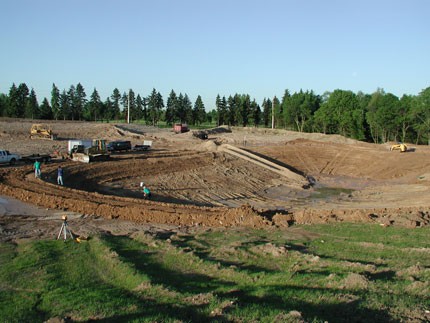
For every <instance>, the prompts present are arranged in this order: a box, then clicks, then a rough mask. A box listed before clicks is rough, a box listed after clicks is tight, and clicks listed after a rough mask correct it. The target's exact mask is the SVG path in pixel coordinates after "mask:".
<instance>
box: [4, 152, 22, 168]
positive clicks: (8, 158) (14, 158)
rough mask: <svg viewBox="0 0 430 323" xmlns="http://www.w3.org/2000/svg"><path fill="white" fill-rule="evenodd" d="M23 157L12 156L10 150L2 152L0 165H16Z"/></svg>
mask: <svg viewBox="0 0 430 323" xmlns="http://www.w3.org/2000/svg"><path fill="white" fill-rule="evenodd" d="M20 159H21V156H19V155H17V154H11V153H10V152H9V151H8V150H0V164H10V165H14V164H15V163H16V162H17V161H18V160H20Z"/></svg>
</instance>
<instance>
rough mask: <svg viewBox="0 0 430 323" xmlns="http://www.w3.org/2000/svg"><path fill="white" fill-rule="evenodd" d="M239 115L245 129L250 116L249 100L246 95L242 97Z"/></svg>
mask: <svg viewBox="0 0 430 323" xmlns="http://www.w3.org/2000/svg"><path fill="white" fill-rule="evenodd" d="M240 114H241V117H242V126H243V127H246V126H247V125H248V122H249V117H250V114H251V98H250V97H249V95H248V94H246V95H244V96H243V99H242V105H241V111H240Z"/></svg>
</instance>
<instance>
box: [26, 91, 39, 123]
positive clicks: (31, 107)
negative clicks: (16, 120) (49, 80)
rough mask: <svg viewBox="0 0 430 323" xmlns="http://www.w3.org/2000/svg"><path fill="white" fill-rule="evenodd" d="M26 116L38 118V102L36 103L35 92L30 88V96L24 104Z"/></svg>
mask: <svg viewBox="0 0 430 323" xmlns="http://www.w3.org/2000/svg"><path fill="white" fill-rule="evenodd" d="M25 115H26V118H31V119H35V118H36V119H37V118H39V103H37V97H36V92H35V91H34V89H31V91H30V96H29V97H28V100H27V104H26V112H25Z"/></svg>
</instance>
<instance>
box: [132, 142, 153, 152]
mask: <svg viewBox="0 0 430 323" xmlns="http://www.w3.org/2000/svg"><path fill="white" fill-rule="evenodd" d="M151 147H152V140H144V141H143V145H139V144H138V145H135V146H134V147H133V150H135V151H141V150H149V149H151Z"/></svg>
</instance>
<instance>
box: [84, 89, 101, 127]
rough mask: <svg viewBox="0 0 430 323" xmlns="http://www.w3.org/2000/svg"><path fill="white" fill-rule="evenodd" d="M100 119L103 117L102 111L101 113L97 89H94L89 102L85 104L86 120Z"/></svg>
mask: <svg viewBox="0 0 430 323" xmlns="http://www.w3.org/2000/svg"><path fill="white" fill-rule="evenodd" d="M102 117H103V111H102V104H101V100H100V95H99V93H98V92H97V89H96V88H94V91H93V93H92V94H91V97H90V101H89V102H88V104H87V109H86V119H88V120H94V121H97V120H98V119H101V118H102Z"/></svg>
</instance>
